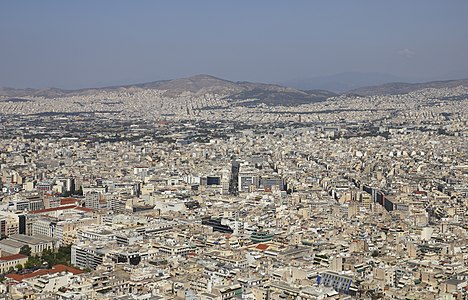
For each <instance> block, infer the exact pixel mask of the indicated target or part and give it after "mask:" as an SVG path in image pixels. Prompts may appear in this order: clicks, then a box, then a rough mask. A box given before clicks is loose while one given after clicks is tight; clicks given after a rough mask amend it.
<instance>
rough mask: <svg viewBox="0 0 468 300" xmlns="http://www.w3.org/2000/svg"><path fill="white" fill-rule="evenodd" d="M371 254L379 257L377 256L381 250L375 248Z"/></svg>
mask: <svg viewBox="0 0 468 300" xmlns="http://www.w3.org/2000/svg"><path fill="white" fill-rule="evenodd" d="M371 255H372V257H377V256H379V251H378V250H374V251H372V254H371Z"/></svg>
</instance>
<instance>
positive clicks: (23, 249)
mask: <svg viewBox="0 0 468 300" xmlns="http://www.w3.org/2000/svg"><path fill="white" fill-rule="evenodd" d="M19 253H20V254H23V255H26V256H31V247H29V245H24V246H23V247H21V249H20V252H19Z"/></svg>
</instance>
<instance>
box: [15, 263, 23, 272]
mask: <svg viewBox="0 0 468 300" xmlns="http://www.w3.org/2000/svg"><path fill="white" fill-rule="evenodd" d="M15 269H16V270H18V271H21V270H23V265H22V264H17V265H16V266H15Z"/></svg>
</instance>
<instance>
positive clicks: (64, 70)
mask: <svg viewBox="0 0 468 300" xmlns="http://www.w3.org/2000/svg"><path fill="white" fill-rule="evenodd" d="M467 9H468V3H467V2H466V1H451V2H448V3H440V2H438V1H422V0H418V1H411V2H407V1H402V0H398V1H392V2H391V3H375V2H373V1H369V0H359V1H353V3H349V2H347V1H336V2H333V3H329V2H319V3H317V2H314V3H310V2H307V1H298V2H294V3H293V4H291V3H284V2H283V1H256V2H254V3H250V2H247V1H237V2H236V3H219V2H216V1H209V0H206V1H199V2H197V3H192V2H190V1H176V2H170V3H159V2H158V3H155V2H152V1H141V2H138V3H137V4H135V3H129V2H125V1H102V2H94V1H80V2H77V3H63V2H60V1H55V0H54V1H43V2H40V3H36V2H33V1H26V2H12V3H6V4H2V9H1V10H0V34H1V35H2V37H4V38H3V41H2V47H0V65H1V66H2V72H1V73H0V86H1V87H10V88H23V89H24V88H48V87H54V88H59V89H67V90H75V89H83V88H98V87H108V86H119V85H131V84H138V83H144V82H153V81H160V80H169V79H178V78H187V77H190V76H193V75H197V74H209V75H211V76H215V77H218V78H223V79H226V80H230V81H234V82H236V81H250V82H262V83H272V84H281V85H285V86H291V87H296V88H302V89H308V88H317V89H328V90H333V89H346V87H353V86H354V87H358V86H369V85H378V84H382V83H389V82H410V83H413V82H428V81H439V80H440V81H444V80H455V79H461V78H468V36H467V33H466V32H463V30H459V29H460V28H467V27H468V20H467V19H466V18H465V16H464V14H463V12H464V11H466V10H467ZM18 16H22V17H21V20H20V21H18ZM396 16H398V18H396ZM240 20H242V21H240ZM346 74H351V76H349V78H346V76H345V75H346ZM314 85H315V87H313V86H314ZM327 86H329V87H332V88H331V89H329V88H324V87H327Z"/></svg>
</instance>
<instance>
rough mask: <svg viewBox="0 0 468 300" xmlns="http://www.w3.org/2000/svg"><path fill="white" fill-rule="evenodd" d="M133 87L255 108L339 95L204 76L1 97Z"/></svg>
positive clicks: (11, 93)
mask: <svg viewBox="0 0 468 300" xmlns="http://www.w3.org/2000/svg"><path fill="white" fill-rule="evenodd" d="M130 88H137V89H153V90H160V91H163V95H164V96H165V97H168V98H171V97H179V96H181V95H191V96H203V95H207V94H214V95H217V96H218V97H220V98H221V99H225V100H228V101H230V102H231V103H232V105H241V106H252V105H257V104H262V103H264V104H268V105H298V104H305V103H311V102H318V101H324V100H326V99H327V98H329V97H333V96H336V94H335V93H332V92H329V91H323V90H299V89H294V88H289V87H284V86H280V85H276V84H265V83H253V82H244V81H242V82H234V81H229V80H224V79H221V78H217V77H214V76H210V75H203V74H202V75H195V76H192V77H188V78H180V79H173V80H162V81H154V82H147V83H141V84H131V85H122V86H111V87H103V88H90V89H80V90H61V89H56V88H48V89H40V90H39V89H11V88H0V97H1V96H3V97H12V98H21V97H27V96H29V97H31V96H37V97H45V98H59V97H65V96H80V95H90V94H93V93H96V92H98V91H111V90H118V89H130Z"/></svg>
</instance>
